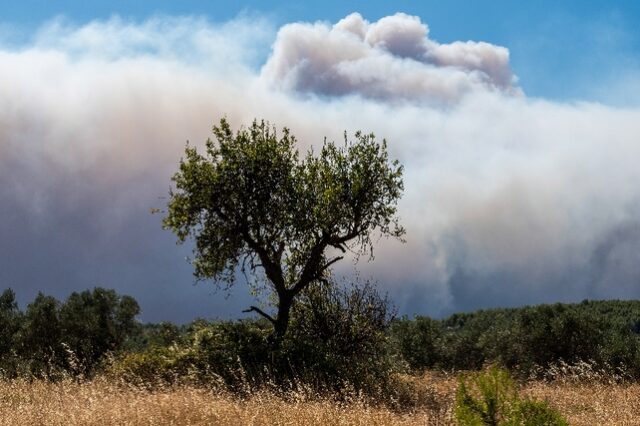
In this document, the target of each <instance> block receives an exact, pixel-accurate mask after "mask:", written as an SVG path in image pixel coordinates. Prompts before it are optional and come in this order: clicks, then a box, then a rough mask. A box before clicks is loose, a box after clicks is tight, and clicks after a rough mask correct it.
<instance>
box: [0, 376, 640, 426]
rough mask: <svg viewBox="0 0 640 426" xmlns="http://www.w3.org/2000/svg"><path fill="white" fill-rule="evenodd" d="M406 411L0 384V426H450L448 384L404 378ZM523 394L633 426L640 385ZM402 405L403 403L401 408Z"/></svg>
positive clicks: (533, 385)
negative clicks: (411, 407)
mask: <svg viewBox="0 0 640 426" xmlns="http://www.w3.org/2000/svg"><path fill="white" fill-rule="evenodd" d="M402 380H403V381H404V383H405V384H406V389H407V390H411V394H410V395H405V396H404V398H411V400H410V401H409V405H412V406H415V407H416V408H414V409H412V410H410V411H405V412H398V411H394V410H392V409H389V408H384V407H376V406H373V405H371V404H367V403H366V402H365V401H364V400H363V399H362V398H360V397H358V396H357V395H354V397H353V398H351V399H350V400H348V401H347V402H341V403H338V402H335V401H332V400H329V399H322V398H318V397H316V396H313V395H310V394H309V393H306V392H297V393H295V392H292V393H289V394H287V395H280V396H276V395H275V394H274V393H272V392H267V391H265V392H259V393H256V394H253V395H251V396H249V397H246V398H244V399H239V398H236V397H233V396H231V395H229V394H225V393H224V392H220V391H211V390H206V389H203V388H198V387H195V386H186V385H185V386H174V387H165V388H156V389H154V390H149V389H144V388H141V387H135V386H125V385H122V384H117V383H116V382H114V381H113V380H107V379H105V378H98V379H95V380H93V381H90V382H84V383H79V382H75V381H72V380H67V381H61V382H58V383H51V382H46V381H37V380H36V381H26V380H14V381H0V426H1V425H12V426H13V425H69V426H75V425H96V426H98V425H100V426H103V425H105V426H108V425H178V426H180V425H282V426H285V425H287V426H289V425H291V426H296V425H305V426H306V425H344V426H356V425H363V426H364V425H374V426H376V425H380V426H382V425H400V426H403V425H405V426H416V425H421V426H424V425H450V424H454V423H453V420H452V419H453V417H452V411H453V402H454V399H455V392H456V383H457V381H456V379H455V377H454V376H448V375H442V374H437V373H433V372H427V373H425V374H424V375H423V376H421V377H404V378H403V379H402ZM521 390H522V392H523V394H525V395H528V396H531V397H533V398H535V399H537V400H547V401H548V402H549V403H550V405H551V406H553V407H554V408H557V409H558V410H559V411H560V412H561V413H562V414H563V415H564V416H565V417H566V418H567V420H568V421H569V423H570V424H571V425H578V426H581V425H590V426H591V425H621V426H625V425H640V384H636V383H614V382H611V381H610V382H601V381H600V382H598V381H584V382H575V381H555V382H548V381H542V380H538V381H530V382H528V383H526V384H524V385H523V386H522V388H521ZM405 402H406V401H405Z"/></svg>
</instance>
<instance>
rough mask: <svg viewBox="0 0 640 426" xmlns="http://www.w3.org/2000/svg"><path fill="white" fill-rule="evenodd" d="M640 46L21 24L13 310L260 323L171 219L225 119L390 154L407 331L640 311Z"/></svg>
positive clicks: (510, 12)
mask: <svg viewBox="0 0 640 426" xmlns="http://www.w3.org/2000/svg"><path fill="white" fill-rule="evenodd" d="M354 12H357V13H355V14H354ZM397 12H401V13H399V14H396V13H397ZM639 24H640V5H638V3H636V2H631V1H629V2H615V3H614V2H587V1H581V2H579V1H565V2H552V1H545V2H527V3H521V2H511V1H491V2H489V1H487V2H469V1H467V2H462V1H447V2H444V1H442V2H426V1H425V2H402V1H399V2H394V3H393V5H392V6H391V3H390V2H389V3H381V2H380V3H375V2H370V1H369V2H364V1H362V2H338V1H335V2H334V1H330V2H323V3H318V2H314V3H310V4H309V5H303V4H301V3H299V2H259V1H255V2H243V3H237V2H214V1H195V0H182V1H164V0H157V1H148V2H144V1H93V2H79V1H78V2H71V1H56V2H53V1H29V0H26V1H22V2H2V3H0V183H1V185H0V236H1V239H0V288H3V287H12V288H14V289H15V290H16V293H17V295H18V297H19V299H20V301H21V302H22V303H25V302H27V301H29V300H32V299H33V297H34V296H35V295H36V294H37V292H38V291H44V292H45V293H48V294H53V295H54V296H56V297H59V298H64V297H65V296H66V295H68V294H69V292H71V291H74V290H84V289H86V288H90V287H93V286H95V285H100V286H104V287H108V288H115V289H116V290H117V291H119V292H122V293H127V294H131V295H133V296H134V297H136V299H138V300H139V302H140V304H141V305H142V309H143V317H142V318H143V320H149V321H162V320H172V321H178V322H185V321H189V320H191V319H193V318H195V317H210V318H237V317H239V316H241V315H242V314H241V311H242V309H244V308H246V306H247V305H249V304H251V303H253V302H254V301H253V299H252V297H251V296H250V295H249V292H248V291H247V289H246V286H243V285H239V286H238V287H237V288H236V289H234V290H232V291H231V292H230V293H229V294H228V295H227V296H228V297H227V298H225V297H223V294H221V293H220V292H218V293H215V292H214V287H213V286H211V285H210V284H199V285H193V277H192V274H191V272H192V269H191V266H190V265H189V264H188V262H187V261H185V257H188V256H189V247H188V246H186V247H185V246H176V245H175V237H174V236H173V235H171V234H170V233H169V232H167V231H163V230H162V229H161V224H160V220H161V217H160V216H159V215H150V214H149V210H150V208H156V207H160V208H162V207H163V203H164V202H165V201H164V200H165V199H166V195H167V193H168V190H169V187H170V176H171V175H172V174H173V173H174V172H175V170H176V167H177V162H178V159H179V158H180V156H181V155H182V153H183V149H184V144H185V142H186V141H187V140H189V141H191V143H193V144H194V145H196V146H199V145H202V144H203V142H204V141H205V140H206V138H207V137H208V136H210V128H211V125H212V124H213V123H214V122H216V121H217V120H219V119H220V118H221V117H223V116H226V117H228V118H229V120H230V121H231V123H232V125H233V126H240V125H242V124H246V123H247V122H249V121H250V120H252V119H253V118H254V117H258V118H265V119H268V120H271V121H272V122H274V123H276V124H277V125H279V126H288V127H290V128H291V130H292V131H293V132H294V134H296V136H298V140H299V141H300V144H299V149H300V150H303V151H304V150H306V149H308V148H309V147H317V146H318V145H319V144H321V143H322V141H323V139H324V137H325V136H326V137H327V138H328V139H334V140H339V139H340V138H341V137H342V134H343V131H345V130H346V131H347V132H353V131H355V130H364V131H367V132H369V131H373V132H374V133H376V135H378V136H379V137H384V138H386V139H387V140H389V149H390V153H391V155H392V156H393V157H394V158H397V159H399V160H400V161H401V163H402V164H403V165H404V166H405V194H404V196H403V198H402V200H401V202H400V205H399V212H400V216H401V221H402V223H403V225H404V226H405V227H406V228H407V230H408V233H407V243H406V244H400V243H394V242H389V241H384V240H383V241H380V242H379V247H377V248H376V253H377V256H376V260H375V262H371V263H367V262H360V263H359V264H358V265H357V269H358V271H359V272H360V274H361V276H362V277H364V278H365V279H366V278H369V279H372V280H373V281H375V282H378V283H379V285H380V287H381V288H382V290H383V291H389V293H390V295H391V296H392V299H393V301H394V302H395V303H396V305H397V306H398V308H399V311H400V313H401V314H409V315H411V314H414V313H416V314H428V315H435V316H440V315H446V314H448V313H452V312H454V311H464V310H471V309H477V308H486V307H491V306H517V305H523V304H532V303H543V302H557V301H580V300H583V299H587V298H589V299H607V298H621V299H629V298H640V285H639V284H640V219H639V218H640V168H638V166H637V158H640V140H638V138H637V135H638V134H640V101H639V100H640V30H638V28H640V25H639ZM427 27H428V31H427ZM469 40H471V42H469ZM163 197H164V198H163ZM335 272H336V274H337V276H339V277H343V278H345V279H350V278H351V277H353V275H354V266H353V264H352V262H350V261H344V262H343V263H341V264H339V265H336V270H335Z"/></svg>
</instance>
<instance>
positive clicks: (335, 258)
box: [319, 256, 344, 273]
mask: <svg viewBox="0 0 640 426" xmlns="http://www.w3.org/2000/svg"><path fill="white" fill-rule="evenodd" d="M342 259H344V256H336V257H334V258H333V259H331V260H330V261H328V262H327V263H325V264H324V266H323V267H321V268H320V271H319V272H320V273H322V272H324V271H326V270H327V268H328V267H329V266H331V265H333V264H334V263H336V262H338V261H339V260H342Z"/></svg>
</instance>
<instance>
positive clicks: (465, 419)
mask: <svg viewBox="0 0 640 426" xmlns="http://www.w3.org/2000/svg"><path fill="white" fill-rule="evenodd" d="M455 416H456V420H457V422H458V424H459V425H461V426H568V423H567V421H566V420H565V419H564V418H563V417H562V416H561V415H560V414H559V413H558V412H557V411H556V410H554V409H552V408H551V407H549V406H548V404H547V403H546V402H539V401H534V400H531V399H528V398H521V397H520V396H519V395H518V389H517V386H516V384H515V382H514V381H513V379H512V378H511V376H510V375H509V373H508V372H507V371H506V370H504V369H500V368H497V367H490V368H488V369H486V370H485V371H482V372H479V373H473V374H470V375H467V377H466V378H461V380H460V383H459V386H458V392H457V395H456V403H455Z"/></svg>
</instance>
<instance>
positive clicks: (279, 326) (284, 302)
mask: <svg viewBox="0 0 640 426" xmlns="http://www.w3.org/2000/svg"><path fill="white" fill-rule="evenodd" d="M292 306H293V297H292V296H291V295H289V294H287V295H284V296H280V298H279V301H278V316H277V317H276V319H275V321H274V322H273V333H272V334H271V336H270V337H269V339H270V340H271V343H272V344H273V345H274V347H275V348H278V347H279V346H280V343H282V340H283V339H284V336H285V334H286V333H287V328H288V327H289V317H290V314H291V307H292Z"/></svg>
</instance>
